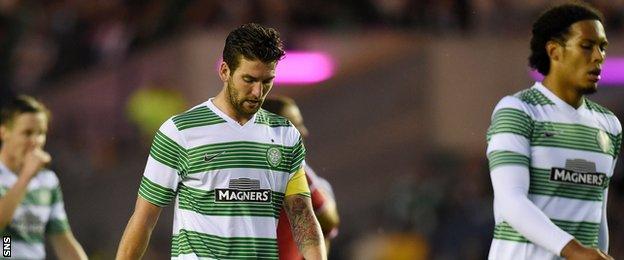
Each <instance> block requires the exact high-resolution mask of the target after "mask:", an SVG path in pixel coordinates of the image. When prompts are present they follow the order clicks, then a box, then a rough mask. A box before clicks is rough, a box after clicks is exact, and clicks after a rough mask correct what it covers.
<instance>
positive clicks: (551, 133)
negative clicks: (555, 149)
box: [544, 131, 557, 137]
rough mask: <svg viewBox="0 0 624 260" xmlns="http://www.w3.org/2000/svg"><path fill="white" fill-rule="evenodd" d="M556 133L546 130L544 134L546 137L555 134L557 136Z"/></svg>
mask: <svg viewBox="0 0 624 260" xmlns="http://www.w3.org/2000/svg"><path fill="white" fill-rule="evenodd" d="M556 134H557V133H556V132H548V131H546V132H544V136H545V137H553V136H555V135H556Z"/></svg>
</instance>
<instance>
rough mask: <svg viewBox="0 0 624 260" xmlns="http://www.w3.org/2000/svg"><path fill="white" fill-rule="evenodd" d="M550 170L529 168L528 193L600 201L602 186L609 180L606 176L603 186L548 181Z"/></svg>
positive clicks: (606, 184)
mask: <svg viewBox="0 0 624 260" xmlns="http://www.w3.org/2000/svg"><path fill="white" fill-rule="evenodd" d="M550 171H551V170H548V169H538V168H530V173H531V182H530V185H529V194H536V195H547V196H555V197H564V198H571V199H580V200H589V201H602V200H603V192H604V187H607V186H608V185H609V181H610V180H609V178H608V177H607V179H606V180H605V185H604V187H594V186H584V185H578V184H567V183H561V182H554V181H550Z"/></svg>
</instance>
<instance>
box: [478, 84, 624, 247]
mask: <svg viewBox="0 0 624 260" xmlns="http://www.w3.org/2000/svg"><path fill="white" fill-rule="evenodd" d="M621 140H622V127H621V125H620V122H619V121H618V119H617V118H616V117H615V115H614V114H613V113H612V112H611V111H609V110H608V109H606V108H604V107H602V106H600V105H598V104H596V103H594V102H592V101H590V100H589V99H587V98H583V103H582V105H581V106H580V107H579V108H578V109H575V108H574V107H572V106H570V105H568V104H567V103H565V102H564V101H563V100H561V99H560V98H558V97H557V96H556V95H555V94H553V93H552V92H550V90H548V89H547V88H546V87H545V86H543V85H542V84H541V83H540V82H537V83H535V85H533V87H531V88H529V89H525V90H523V91H520V92H518V93H516V94H514V95H513V96H507V97H504V98H503V99H502V100H501V101H500V102H499V103H498V105H497V106H496V108H495V109H494V112H493V115H492V123H491V125H490V127H489V129H488V132H487V141H488V148H487V157H488V160H489V168H490V172H492V173H494V172H497V171H498V172H501V174H514V172H513V171H514V169H517V168H515V167H525V169H526V168H528V170H529V173H530V177H529V178H530V184H529V190H528V199H529V200H530V201H531V202H532V203H533V204H535V205H536V206H537V207H538V208H539V209H540V210H541V211H542V212H543V213H544V214H545V215H546V216H547V217H548V218H549V219H550V220H551V221H552V222H553V223H554V224H555V225H557V226H558V227H559V228H561V229H562V230H564V231H566V232H567V233H569V234H571V235H572V236H574V237H575V238H576V239H577V240H579V241H580V242H581V243H583V244H584V245H586V246H590V247H594V248H597V247H598V233H599V227H600V222H601V219H602V218H603V210H602V208H603V203H606V201H605V197H604V194H605V190H606V189H607V187H608V185H609V180H610V178H611V176H612V175H613V170H614V167H615V162H616V158H617V156H618V153H619V150H620V144H621ZM499 206H500V205H497V204H496V203H494V217H495V223H496V225H495V228H494V239H493V241H492V245H491V247H490V256H489V257H490V259H559V257H558V254H554V253H553V252H550V251H548V250H546V249H545V248H543V247H541V246H538V245H535V244H533V243H531V241H528V240H527V239H526V238H525V237H523V236H522V234H520V233H518V232H517V231H516V230H515V229H514V227H512V226H511V225H509V224H508V223H507V222H506V221H505V220H504V219H503V218H502V216H501V214H500V212H499V211H500V207H499Z"/></svg>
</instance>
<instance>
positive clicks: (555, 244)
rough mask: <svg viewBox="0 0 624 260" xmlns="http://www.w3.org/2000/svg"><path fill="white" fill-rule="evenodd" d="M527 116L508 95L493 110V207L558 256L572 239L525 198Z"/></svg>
mask: <svg viewBox="0 0 624 260" xmlns="http://www.w3.org/2000/svg"><path fill="white" fill-rule="evenodd" d="M529 113H530V112H529V111H528V109H526V107H525V105H524V104H523V103H522V102H521V101H520V100H519V99H517V98H515V97H511V96H509V97H505V98H503V99H502V100H501V101H500V102H499V103H498V105H497V106H496V108H495V109H494V112H493V115H492V123H491V125H490V127H489V129H488V133H487V141H488V148H487V157H488V161H489V168H490V178H491V180H492V187H493V190H494V204H495V208H497V209H498V210H499V212H500V215H501V216H502V218H503V219H502V221H504V222H506V223H507V224H508V225H509V226H511V227H512V228H513V229H515V230H516V231H518V233H520V234H522V235H523V236H524V237H525V238H526V239H528V240H529V241H531V242H533V243H535V244H536V245H539V246H542V247H544V248H546V249H547V250H549V251H551V252H553V253H554V254H556V255H559V254H560V253H561V250H562V249H563V247H564V246H565V245H566V244H567V243H568V242H569V241H570V240H571V239H573V236H572V235H570V234H568V233H567V232H565V231H563V230H562V229H561V228H559V227H558V226H556V225H555V224H554V223H553V222H552V221H551V220H550V219H549V218H548V216H546V214H544V212H542V211H541V210H540V209H539V208H538V207H537V206H535V204H533V202H532V201H530V200H529V199H528V191H529V185H530V174H529V167H530V163H531V158H530V156H531V153H530V151H531V150H530V149H531V147H530V138H531V135H532V129H533V120H532V118H531V116H530V114H529ZM502 221H500V220H497V225H499V224H501V227H503V226H504V223H500V222H502ZM499 235H500V234H499ZM494 236H495V237H496V236H497V234H496V232H495V234H494Z"/></svg>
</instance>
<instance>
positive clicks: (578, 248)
mask: <svg viewBox="0 0 624 260" xmlns="http://www.w3.org/2000/svg"><path fill="white" fill-rule="evenodd" d="M585 249H587V248H586V247H585V246H583V245H582V244H581V243H580V242H579V241H578V240H576V239H572V240H570V242H568V243H567V244H566V245H565V246H564V247H563V249H561V253H560V255H561V256H562V257H564V258H570V257H573V256H574V255H576V254H578V253H580V252H582V251H583V250H585Z"/></svg>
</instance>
